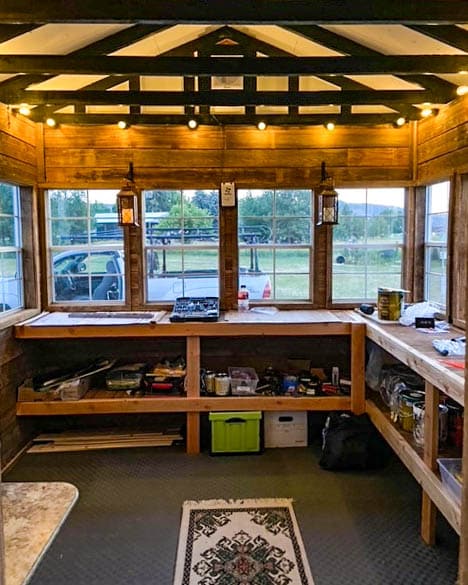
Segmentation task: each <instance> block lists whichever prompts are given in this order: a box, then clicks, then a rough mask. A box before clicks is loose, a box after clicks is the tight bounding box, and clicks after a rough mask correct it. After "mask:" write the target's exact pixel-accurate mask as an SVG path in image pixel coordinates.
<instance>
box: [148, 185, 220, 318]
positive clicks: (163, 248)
mask: <svg viewBox="0 0 468 585" xmlns="http://www.w3.org/2000/svg"><path fill="white" fill-rule="evenodd" d="M154 191H156V192H167V193H178V194H179V196H180V197H179V201H180V205H181V215H180V216H177V217H172V219H174V220H178V221H180V223H181V225H180V228H175V230H177V229H179V230H180V229H182V230H184V231H183V233H181V235H180V243H179V244H177V245H170V244H169V245H167V244H164V243H160V244H149V243H147V221H146V217H147V214H148V213H152V212H148V211H147V210H146V194H148V193H151V192H154ZM199 191H202V192H207V193H211V194H213V195H216V200H217V215H216V216H211V217H214V218H215V222H216V226H217V231H216V239H215V240H214V242H215V245H213V244H211V245H209V244H205V245H203V244H202V245H196V246H194V245H190V244H188V243H185V238H186V233H185V229H190V228H185V225H184V224H185V221H186V220H187V219H188V218H189V217H190V216H186V215H185V214H184V211H183V210H184V201H185V198H184V193H189V192H190V193H192V192H199ZM141 207H142V228H141V248H140V249H141V257H142V283H141V286H142V290H143V295H142V296H143V305H144V306H146V307H147V306H149V305H154V306H162V305H166V306H167V305H168V304H170V305H172V304H173V303H174V301H175V298H176V297H179V296H192V297H194V296H213V295H199V294H198V293H194V294H190V293H188V294H187V291H186V280H188V279H189V278H190V277H186V276H184V275H185V274H189V273H190V269H189V270H185V264H184V259H185V256H186V253H187V252H194V251H195V250H196V251H198V252H202V251H215V253H216V255H217V263H216V266H214V267H213V269H214V270H216V273H215V277H217V282H218V286H217V290H218V295H217V296H218V297H219V298H221V295H222V291H223V282H222V278H223V273H222V271H221V248H222V245H221V229H222V228H221V223H222V222H221V213H222V212H221V204H220V189H219V188H211V187H208V188H203V187H193V188H186V187H183V188H182V187H180V188H158V187H156V188H152V189H142V191H141ZM167 217H170V216H167ZM167 229H168V230H170V229H171V228H167ZM201 229H203V228H201ZM177 237H179V236H177ZM207 241H208V240H207ZM150 251H153V252H156V255H157V257H158V258H159V255H160V256H161V257H163V256H165V254H166V253H167V251H170V252H176V253H177V252H180V253H181V270H180V271H179V270H175V271H174V278H176V279H178V281H177V282H176V283H175V284H176V285H177V284H178V282H179V281H180V282H181V291H180V294H178V293H175V296H174V299H172V298H160V299H150V298H149V296H150V295H149V279H150V278H151V276H150V273H151V268H149V267H148V260H147V257H148V253H149V252H150ZM201 270H203V269H201ZM208 270H212V268H209V269H208ZM200 277H201V278H203V274H201V275H200ZM210 277H211V274H210V275H207V278H210Z"/></svg>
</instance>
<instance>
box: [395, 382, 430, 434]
mask: <svg viewBox="0 0 468 585" xmlns="http://www.w3.org/2000/svg"><path fill="white" fill-rule="evenodd" d="M415 402H424V392H419V391H417V390H408V391H406V392H400V395H399V408H398V421H399V423H400V426H401V428H402V429H403V430H404V431H408V432H410V433H411V432H412V431H413V404H414V403H415Z"/></svg>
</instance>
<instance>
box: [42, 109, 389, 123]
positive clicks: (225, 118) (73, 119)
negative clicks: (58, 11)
mask: <svg viewBox="0 0 468 585" xmlns="http://www.w3.org/2000/svg"><path fill="white" fill-rule="evenodd" d="M54 118H55V120H56V122H57V123H58V124H80V125H93V126H94V125H100V124H116V123H117V122H119V121H120V120H125V121H126V122H127V123H128V124H129V125H132V124H133V125H136V124H138V125H167V124H175V125H177V124H186V123H187V120H188V118H189V116H188V115H186V114H181V115H170V116H167V115H159V114H139V115H135V114H133V115H132V114H125V115H122V114H56V115H54ZM196 118H197V121H198V123H199V124H203V125H207V126H223V125H234V124H237V125H256V124H257V122H259V121H260V120H263V121H265V122H266V123H267V124H270V125H272V126H274V125H278V126H284V125H296V126H301V125H309V124H310V125H318V124H326V123H327V122H334V123H336V124H342V125H345V124H356V125H360V126H376V125H388V124H394V122H395V114H349V113H347V114H335V115H327V114H299V115H290V114H284V115H282V114H264V115H261V116H260V115H236V114H232V115H227V114H216V115H215V114H207V115H197V116H196ZM32 119H34V112H33V114H32ZM38 121H40V120H38Z"/></svg>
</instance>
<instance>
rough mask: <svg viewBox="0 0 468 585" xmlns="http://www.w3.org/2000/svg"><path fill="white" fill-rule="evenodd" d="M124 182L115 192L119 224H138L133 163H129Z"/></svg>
mask: <svg viewBox="0 0 468 585" xmlns="http://www.w3.org/2000/svg"><path fill="white" fill-rule="evenodd" d="M125 178H126V180H127V182H126V184H125V185H124V186H123V187H122V189H121V190H120V191H119V192H118V193H117V212H118V216H119V225H121V226H126V225H130V226H138V225H139V223H138V194H137V192H136V188H135V182H134V180H133V163H129V166H128V174H127V175H126V177H125Z"/></svg>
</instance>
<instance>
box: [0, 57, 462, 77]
mask: <svg viewBox="0 0 468 585" xmlns="http://www.w3.org/2000/svg"><path fill="white" fill-rule="evenodd" d="M462 70H468V55H377V56H376V55H373V56H366V57H355V56H349V57H264V58H263V57H244V56H242V57H202V56H201V57H107V56H105V57H100V58H99V59H96V57H95V56H92V57H91V56H86V57H81V56H79V57H77V56H70V55H28V56H24V55H6V56H0V73H33V74H38V73H44V74H45V75H48V76H49V75H61V74H65V75H66V74H68V75H70V74H76V75H93V74H101V75H162V76H184V75H197V76H213V75H234V76H235V75H252V76H254V75H265V76H277V75H285V76H289V75H292V76H295V75H373V74H375V75H379V74H389V75H408V74H414V73H418V74H427V73H458V72H459V71H462Z"/></svg>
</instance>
